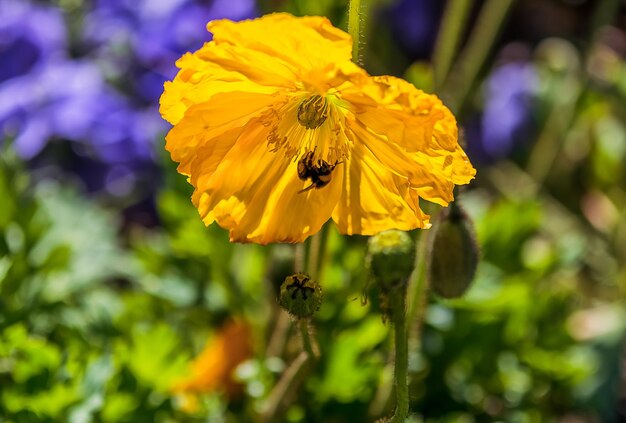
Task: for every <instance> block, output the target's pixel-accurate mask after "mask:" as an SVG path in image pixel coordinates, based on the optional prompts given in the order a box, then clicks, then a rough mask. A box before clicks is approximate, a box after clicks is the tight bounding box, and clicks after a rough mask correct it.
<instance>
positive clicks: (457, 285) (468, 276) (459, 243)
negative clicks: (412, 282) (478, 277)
mask: <svg viewBox="0 0 626 423" xmlns="http://www.w3.org/2000/svg"><path fill="white" fill-rule="evenodd" d="M433 231H434V233H433V234H432V238H431V245H430V249H429V250H430V251H429V254H428V278H429V281H430V286H431V287H432V288H433V290H434V291H435V292H436V293H437V294H438V295H440V296H442V297H444V298H458V297H460V296H461V295H463V294H464V293H465V291H467V289H468V288H469V286H470V285H471V283H472V280H473V279H474V275H475V273H476V267H477V266H478V260H479V255H480V254H479V247H478V243H477V242H476V237H475V235H474V229H473V223H472V221H471V219H470V218H469V217H468V216H467V214H465V212H464V211H463V210H462V209H461V208H460V207H459V206H458V205H456V203H452V204H451V205H450V207H449V208H448V209H444V210H443V211H442V212H441V214H440V215H439V220H438V223H437V225H436V226H435V228H434V230H433Z"/></svg>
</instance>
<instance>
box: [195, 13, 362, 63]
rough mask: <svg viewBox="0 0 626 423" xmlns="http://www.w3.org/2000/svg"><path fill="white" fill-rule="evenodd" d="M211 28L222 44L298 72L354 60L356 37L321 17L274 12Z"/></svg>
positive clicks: (224, 22) (216, 40)
mask: <svg viewBox="0 0 626 423" xmlns="http://www.w3.org/2000/svg"><path fill="white" fill-rule="evenodd" d="M207 29H208V30H209V31H210V32H212V33H213V40H214V41H215V42H216V43H218V44H220V45H221V44H231V45H233V46H235V47H236V48H238V49H241V50H243V49H248V50H252V51H256V52H259V53H263V54H265V55H267V56H268V57H273V58H275V59H277V60H280V61H281V62H282V63H284V64H285V65H286V66H290V67H291V68H293V69H295V70H296V71H297V73H301V72H302V70H303V69H313V68H323V67H326V66H327V65H329V64H333V63H341V62H349V61H350V59H351V57H352V37H350V35H349V34H347V33H345V32H344V31H342V30H340V29H338V28H335V27H334V26H333V25H332V24H331V23H330V21H329V20H328V19H327V18H325V17H320V16H308V17H303V18H297V17H295V16H292V15H290V14H288V13H273V14H269V15H265V16H263V17H261V18H258V19H252V20H248V21H243V22H233V21H230V20H227V19H223V20H217V21H212V22H209V24H208V25H207ZM244 60H245V59H244Z"/></svg>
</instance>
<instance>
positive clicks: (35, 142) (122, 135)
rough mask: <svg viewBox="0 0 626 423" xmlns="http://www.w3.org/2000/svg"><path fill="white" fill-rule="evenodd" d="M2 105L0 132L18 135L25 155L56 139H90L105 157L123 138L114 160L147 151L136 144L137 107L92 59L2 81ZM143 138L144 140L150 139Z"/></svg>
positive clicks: (32, 153) (108, 157) (87, 141)
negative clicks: (117, 88)
mask: <svg viewBox="0 0 626 423" xmlns="http://www.w3.org/2000/svg"><path fill="white" fill-rule="evenodd" d="M0 105H1V106H0V129H2V131H0V133H2V132H3V133H4V135H9V136H11V135H13V136H15V141H14V142H15V148H16V149H17V151H18V153H19V154H20V155H21V156H22V157H25V158H31V157H33V156H35V155H36V154H37V153H39V152H40V151H41V149H42V148H43V147H44V146H45V145H46V143H47V142H48V140H50V139H52V138H60V139H67V140H72V141H75V142H80V143H89V144H92V145H93V147H94V148H95V149H97V151H98V153H99V156H100V157H101V158H103V159H105V161H111V159H113V157H111V152H109V151H107V146H109V145H111V144H115V143H116V142H117V143H119V142H122V140H124V141H123V142H124V143H126V144H127V145H126V147H125V149H124V150H125V151H124V153H123V154H119V155H118V157H116V158H114V160H113V161H120V160H121V161H129V160H133V159H137V158H145V156H146V154H145V150H146V148H147V145H141V146H134V145H133V144H136V143H137V139H135V138H134V137H133V136H132V135H133V134H132V124H133V117H134V115H135V113H136V112H135V111H134V109H133V108H132V107H131V105H130V104H129V102H128V100H127V99H126V98H124V97H123V96H122V95H121V94H119V93H118V92H116V91H115V90H114V89H113V88H112V87H110V86H109V85H107V84H106V82H105V81H104V79H103V77H102V74H101V72H100V70H99V69H98V67H97V66H95V64H93V63H91V62H88V61H84V60H83V61H78V60H74V61H63V62H57V63H54V64H49V65H48V66H47V67H45V68H44V69H42V70H41V71H39V72H32V73H30V74H27V75H23V76H20V77H17V78H12V79H11V80H9V81H6V82H5V83H4V84H3V85H2V86H0ZM104 127H106V130H103V129H102V128H104ZM150 135H152V136H155V135H156V132H154V131H153V132H151V133H150ZM142 138H143V139H142V143H147V142H148V141H147V140H146V139H145V136H144V137H142ZM139 152H141V153H140V154H139Z"/></svg>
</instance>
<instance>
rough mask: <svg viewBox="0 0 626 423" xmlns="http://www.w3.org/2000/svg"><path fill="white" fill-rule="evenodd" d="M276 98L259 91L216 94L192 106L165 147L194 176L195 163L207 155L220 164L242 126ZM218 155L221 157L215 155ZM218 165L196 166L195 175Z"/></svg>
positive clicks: (211, 169) (180, 169)
mask: <svg viewBox="0 0 626 423" xmlns="http://www.w3.org/2000/svg"><path fill="white" fill-rule="evenodd" d="M276 100H277V99H276V98H275V97H273V96H268V95H263V94H259V93H250V92H229V93H222V94H216V95H214V96H213V97H212V98H211V99H210V100H209V101H206V102H204V103H201V104H198V105H194V106H192V107H191V108H190V109H189V110H188V111H187V112H186V114H185V116H184V117H183V118H182V119H181V121H180V122H178V124H177V125H176V126H174V128H172V129H171V130H170V132H169V133H168V134H167V136H166V137H165V140H166V145H165V148H166V149H167V150H168V151H169V152H170V153H171V155H172V159H173V160H175V161H177V162H179V163H180V165H179V167H178V171H179V172H180V173H183V174H185V175H192V162H193V161H196V162H197V160H198V159H197V158H198V157H201V158H202V157H204V156H206V155H209V156H210V157H208V158H204V159H203V160H209V161H212V162H215V163H218V162H219V160H221V158H222V156H223V154H225V153H226V151H227V150H228V149H229V148H230V146H232V144H233V143H234V141H235V140H236V136H238V135H239V133H240V132H241V128H242V127H243V126H244V125H246V123H247V122H248V121H250V120H251V119H252V118H253V117H254V116H256V115H258V114H260V113H262V111H263V110H264V109H265V108H266V107H268V106H270V105H271V104H273V102H275V101H276ZM259 142H261V143H262V142H263V140H262V139H261V140H260V141H259ZM218 153H220V154H218ZM215 154H218V156H216V157H213V156H214V155H215ZM215 167H216V166H210V167H206V166H205V165H203V166H196V172H194V173H195V174H194V177H197V176H198V175H197V172H201V173H209V172H212V171H213V170H214V169H215Z"/></svg>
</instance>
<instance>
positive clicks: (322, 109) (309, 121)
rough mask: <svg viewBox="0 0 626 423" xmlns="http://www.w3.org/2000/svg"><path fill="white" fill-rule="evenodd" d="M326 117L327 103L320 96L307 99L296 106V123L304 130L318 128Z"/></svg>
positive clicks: (316, 95)
mask: <svg viewBox="0 0 626 423" xmlns="http://www.w3.org/2000/svg"><path fill="white" fill-rule="evenodd" d="M327 117H328V102H327V101H326V98H325V97H322V96H321V95H318V94H315V95H312V96H310V97H307V98H305V99H304V100H303V101H302V103H300V106H298V123H299V124H300V125H302V126H304V127H305V128H306V129H315V128H319V127H320V126H322V124H323V123H324V122H325V121H326V118H327Z"/></svg>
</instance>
